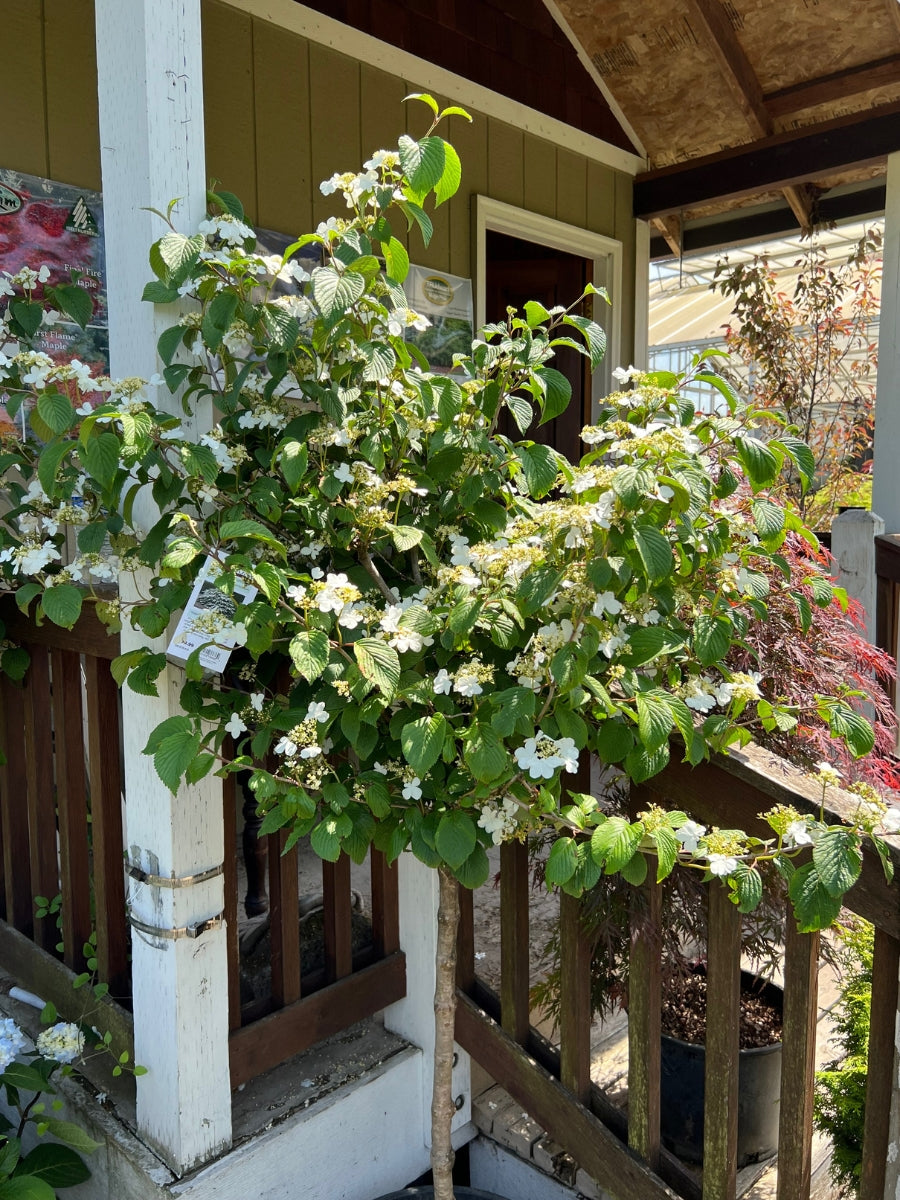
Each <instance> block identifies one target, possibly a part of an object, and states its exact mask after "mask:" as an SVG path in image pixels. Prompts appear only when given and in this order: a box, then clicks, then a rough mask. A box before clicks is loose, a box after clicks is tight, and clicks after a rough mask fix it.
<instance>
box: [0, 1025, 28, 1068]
mask: <svg viewBox="0 0 900 1200" xmlns="http://www.w3.org/2000/svg"><path fill="white" fill-rule="evenodd" d="M24 1049H25V1035H24V1034H23V1033H22V1030H21V1029H20V1028H19V1027H18V1025H17V1024H16V1023H15V1021H14V1020H13V1019H12V1017H4V1018H3V1019H2V1020H0V1071H5V1070H6V1068H7V1067H8V1066H9V1064H10V1063H11V1062H12V1061H13V1059H14V1058H15V1057H16V1055H17V1054H21V1052H22V1051H23V1050H24Z"/></svg>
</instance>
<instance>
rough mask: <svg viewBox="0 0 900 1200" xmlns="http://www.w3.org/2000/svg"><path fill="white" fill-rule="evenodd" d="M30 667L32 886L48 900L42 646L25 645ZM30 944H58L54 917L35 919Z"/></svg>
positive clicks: (48, 788) (52, 868)
mask: <svg viewBox="0 0 900 1200" xmlns="http://www.w3.org/2000/svg"><path fill="white" fill-rule="evenodd" d="M28 652H29V654H30V655H31V665H30V666H29V668H28V674H27V676H26V677H25V697H24V699H25V705H24V714H23V715H24V729H25V789H26V794H27V797H28V828H29V838H28V840H29V849H30V852H31V886H32V889H33V891H34V895H35V896H44V897H46V898H47V899H52V898H53V897H54V896H55V895H56V894H57V892H58V891H59V861H58V859H57V850H56V811H55V804H54V799H53V731H52V728H51V725H50V722H49V720H48V719H47V715H48V713H49V712H50V663H49V660H48V654H47V648H46V647H45V646H28ZM34 940H35V942H36V943H37V944H38V945H39V946H41V947H42V948H43V949H44V950H52V949H53V947H54V946H55V945H56V944H57V942H58V941H59V931H58V930H57V928H56V918H55V917H53V916H47V917H43V918H41V919H40V920H37V919H35V923H34Z"/></svg>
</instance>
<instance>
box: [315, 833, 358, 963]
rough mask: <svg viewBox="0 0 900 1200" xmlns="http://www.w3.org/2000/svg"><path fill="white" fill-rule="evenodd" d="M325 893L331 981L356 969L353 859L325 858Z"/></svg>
mask: <svg viewBox="0 0 900 1200" xmlns="http://www.w3.org/2000/svg"><path fill="white" fill-rule="evenodd" d="M322 890H323V892H324V894H325V972H326V976H327V978H328V982H329V983H332V982H333V981H334V980H336V979H344V978H345V977H346V976H347V975H349V974H350V973H351V971H352V970H353V938H352V932H353V926H352V921H353V910H352V907H351V903H350V859H349V858H348V857H347V855H346V854H342V855H341V857H340V858H339V859H338V860H337V862H333V863H330V862H326V861H325V860H324V859H323V860H322Z"/></svg>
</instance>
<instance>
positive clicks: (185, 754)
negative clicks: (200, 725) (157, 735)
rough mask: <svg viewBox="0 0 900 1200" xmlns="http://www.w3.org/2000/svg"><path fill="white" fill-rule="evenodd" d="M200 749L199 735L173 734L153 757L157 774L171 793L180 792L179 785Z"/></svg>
mask: <svg viewBox="0 0 900 1200" xmlns="http://www.w3.org/2000/svg"><path fill="white" fill-rule="evenodd" d="M199 749H200V734H199V733H187V732H184V733H171V734H169V736H168V737H164V738H163V739H162V741H161V742H160V744H159V747H158V749H157V751H156V753H155V754H154V755H153V765H154V766H155V767H156V773H157V775H158V776H159V777H160V779H161V780H162V781H163V783H164V784H165V785H166V787H167V788H168V789H169V791H170V792H173V793H174V792H177V791H178V784H179V782H180V780H181V777H182V776H183V775H184V773H185V771H187V769H188V767H189V766H190V765H191V763H192V762H193V761H194V759H195V758H196V757H197V752H198V751H199Z"/></svg>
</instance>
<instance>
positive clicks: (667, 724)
mask: <svg viewBox="0 0 900 1200" xmlns="http://www.w3.org/2000/svg"><path fill="white" fill-rule="evenodd" d="M637 711H638V731H639V733H640V735H641V741H642V742H643V743H644V745H645V746H646V748H647V749H648V750H656V749H658V748H659V747H660V746H662V745H663V743H664V742H666V741H668V738H669V734H670V733H671V732H672V726H673V725H674V723H675V716H674V714H673V712H672V709H671V708H670V706H669V698H668V695H667V693H665V692H662V691H653V692H639V693H638V696H637Z"/></svg>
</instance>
